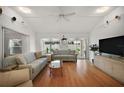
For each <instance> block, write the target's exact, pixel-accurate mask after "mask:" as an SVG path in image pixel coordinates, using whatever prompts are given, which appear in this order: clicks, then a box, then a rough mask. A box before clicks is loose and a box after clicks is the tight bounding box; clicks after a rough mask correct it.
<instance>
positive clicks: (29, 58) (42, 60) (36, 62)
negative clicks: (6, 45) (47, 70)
mask: <svg viewBox="0 0 124 93" xmlns="http://www.w3.org/2000/svg"><path fill="white" fill-rule="evenodd" d="M35 54H37V53H36V52H35V53H34V52H32V53H27V54H20V55H15V56H8V57H6V58H5V59H4V62H3V68H8V69H12V68H14V67H16V66H17V67H18V68H29V72H30V79H34V78H35V77H36V76H37V75H38V73H39V72H40V71H41V70H42V69H43V68H44V67H45V66H46V64H47V57H42V56H39V55H35Z"/></svg>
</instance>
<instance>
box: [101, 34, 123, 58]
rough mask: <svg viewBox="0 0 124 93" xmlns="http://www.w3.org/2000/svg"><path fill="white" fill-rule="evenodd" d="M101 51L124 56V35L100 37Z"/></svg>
mask: <svg viewBox="0 0 124 93" xmlns="http://www.w3.org/2000/svg"><path fill="white" fill-rule="evenodd" d="M99 51H100V53H108V54H115V55H120V56H123V57H124V36H119V37H112V38H107V39H100V40H99Z"/></svg>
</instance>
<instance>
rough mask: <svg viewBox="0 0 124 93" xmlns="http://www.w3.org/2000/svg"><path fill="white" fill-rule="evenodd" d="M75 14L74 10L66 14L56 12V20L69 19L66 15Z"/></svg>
mask: <svg viewBox="0 0 124 93" xmlns="http://www.w3.org/2000/svg"><path fill="white" fill-rule="evenodd" d="M75 14H76V13H75V12H71V13H66V14H65V13H60V14H58V18H57V22H58V21H59V20H61V19H64V20H66V21H70V19H68V17H70V16H73V15H75Z"/></svg>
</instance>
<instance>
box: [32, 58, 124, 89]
mask: <svg viewBox="0 0 124 93" xmlns="http://www.w3.org/2000/svg"><path fill="white" fill-rule="evenodd" d="M33 83H34V86H35V87H114V86H115V87H119V86H124V85H122V84H121V83H120V82H118V81H116V80H115V79H113V78H111V77H110V76H108V75H107V74H105V73H104V72H102V71H101V70H99V69H98V68H96V67H95V66H94V65H92V64H90V63H89V62H88V61H86V60H78V62H77V63H73V62H64V64H63V76H61V74H60V73H59V70H58V71H56V72H55V73H54V75H53V76H52V77H50V76H49V68H48V67H46V68H44V70H42V71H41V72H40V74H39V75H38V76H37V77H36V78H35V79H34V80H33Z"/></svg>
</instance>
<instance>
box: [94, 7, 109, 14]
mask: <svg viewBox="0 0 124 93" xmlns="http://www.w3.org/2000/svg"><path fill="white" fill-rule="evenodd" d="M109 8H110V7H107V6H106V7H100V8H98V9H96V13H104V12H106V11H107V10H109Z"/></svg>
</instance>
